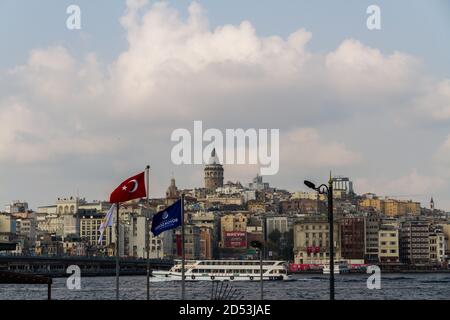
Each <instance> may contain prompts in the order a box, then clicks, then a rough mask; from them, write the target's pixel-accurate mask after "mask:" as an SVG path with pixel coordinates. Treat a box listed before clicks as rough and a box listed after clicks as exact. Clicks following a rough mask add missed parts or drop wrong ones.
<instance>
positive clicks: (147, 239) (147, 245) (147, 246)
mask: <svg viewBox="0 0 450 320" xmlns="http://www.w3.org/2000/svg"><path fill="white" fill-rule="evenodd" d="M145 172H146V174H147V214H146V219H145V220H146V223H145V250H146V251H147V300H150V230H149V229H150V228H149V227H150V209H149V207H150V206H149V200H148V199H149V182H150V166H149V165H147V167H146V168H145Z"/></svg>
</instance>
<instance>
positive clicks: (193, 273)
mask: <svg viewBox="0 0 450 320" xmlns="http://www.w3.org/2000/svg"><path fill="white" fill-rule="evenodd" d="M287 271H288V268H287V263H286V262H285V261H271V260H264V261H263V280H284V281H286V280H291V277H290V276H289V275H288V274H287ZM152 275H153V276H154V277H155V278H156V279H161V278H163V279H166V280H181V260H175V265H174V266H173V267H172V268H171V269H170V270H169V271H159V270H154V271H153V272H152ZM184 275H185V280H186V281H259V280H260V279H261V275H260V262H259V260H186V261H185V273H184ZM156 279H155V280H156Z"/></svg>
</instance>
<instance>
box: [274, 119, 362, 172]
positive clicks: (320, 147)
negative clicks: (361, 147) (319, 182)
mask: <svg viewBox="0 0 450 320" xmlns="http://www.w3.org/2000/svg"><path fill="white" fill-rule="evenodd" d="M281 141H282V145H281V147H280V148H281V155H280V158H281V165H282V166H283V163H285V164H287V165H288V166H292V169H294V168H295V167H302V168H305V167H306V168H322V169H332V168H336V167H338V168H339V167H348V166H351V165H355V164H358V163H360V162H361V160H362V156H361V155H360V154H359V153H358V152H354V151H351V150H349V149H348V148H347V147H346V146H345V145H344V144H343V143H339V142H336V141H333V140H331V141H328V140H327V139H324V138H322V137H320V135H319V132H318V131H317V130H316V129H313V128H301V129H296V130H293V131H290V132H288V133H286V134H285V135H284V136H283V137H282V139H281Z"/></svg>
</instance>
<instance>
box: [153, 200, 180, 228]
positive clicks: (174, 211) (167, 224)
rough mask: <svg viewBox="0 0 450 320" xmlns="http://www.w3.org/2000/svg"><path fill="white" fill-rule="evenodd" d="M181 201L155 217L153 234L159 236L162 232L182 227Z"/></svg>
mask: <svg viewBox="0 0 450 320" xmlns="http://www.w3.org/2000/svg"><path fill="white" fill-rule="evenodd" d="M181 219H182V218H181V199H180V200H178V201H177V202H175V203H174V204H172V205H171V206H170V207H167V208H166V209H165V210H163V211H160V212H158V213H157V214H155V215H154V216H153V221H152V233H153V235H154V236H157V235H158V234H160V233H161V232H164V231H167V230H170V229H174V228H176V227H178V226H181V221H182V220H181Z"/></svg>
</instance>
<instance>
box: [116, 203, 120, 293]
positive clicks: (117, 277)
mask: <svg viewBox="0 0 450 320" xmlns="http://www.w3.org/2000/svg"><path fill="white" fill-rule="evenodd" d="M116 206H117V208H116V209H117V216H116V300H119V270H120V266H119V238H120V237H119V232H120V229H119V206H120V203H119V202H117V203H116Z"/></svg>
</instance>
